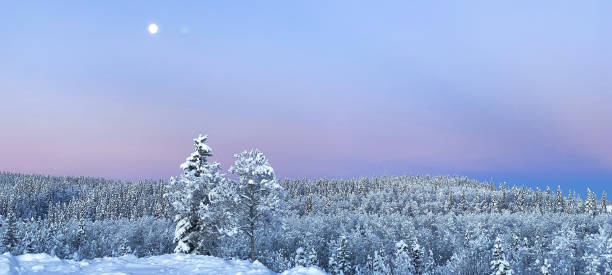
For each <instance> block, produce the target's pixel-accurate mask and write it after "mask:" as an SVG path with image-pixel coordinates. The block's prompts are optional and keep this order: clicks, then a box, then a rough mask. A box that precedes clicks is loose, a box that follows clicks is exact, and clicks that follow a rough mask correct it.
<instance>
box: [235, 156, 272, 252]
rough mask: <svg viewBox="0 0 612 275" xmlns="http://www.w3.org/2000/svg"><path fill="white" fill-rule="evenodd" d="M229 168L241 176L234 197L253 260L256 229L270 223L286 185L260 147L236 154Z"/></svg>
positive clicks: (238, 221) (239, 221)
mask: <svg viewBox="0 0 612 275" xmlns="http://www.w3.org/2000/svg"><path fill="white" fill-rule="evenodd" d="M235 156H236V161H235V163H234V166H232V167H231V168H230V170H229V171H230V172H231V173H233V174H235V175H237V176H238V177H239V179H238V182H237V183H236V188H235V189H236V194H235V197H234V198H235V201H237V207H236V212H237V213H236V216H237V218H238V220H237V224H238V227H239V230H241V232H243V233H244V234H245V235H246V236H247V237H248V238H249V248H250V255H251V260H252V261H255V231H256V229H257V228H258V226H261V225H262V223H267V224H269V223H270V222H271V221H273V220H274V219H275V218H276V217H275V215H276V213H277V212H278V211H279V210H280V207H281V206H282V205H281V199H280V197H281V196H282V193H283V188H282V187H281V186H280V185H279V184H278V183H277V181H276V176H275V175H274V169H272V166H270V163H269V162H268V159H267V158H266V156H265V155H264V154H263V153H261V152H259V150H257V149H255V150H251V151H249V152H247V151H244V152H242V153H240V154H237V155H235Z"/></svg>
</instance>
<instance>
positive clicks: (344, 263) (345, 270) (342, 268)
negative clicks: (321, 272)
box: [329, 235, 351, 275]
mask: <svg viewBox="0 0 612 275" xmlns="http://www.w3.org/2000/svg"><path fill="white" fill-rule="evenodd" d="M329 261H330V265H331V263H333V266H331V267H332V270H331V271H332V273H333V274H340V275H344V274H351V263H350V262H349V251H348V248H347V241H346V236H344V235H341V236H340V238H339V239H338V243H337V247H336V249H335V251H334V252H333V253H332V257H331V258H330V260H329Z"/></svg>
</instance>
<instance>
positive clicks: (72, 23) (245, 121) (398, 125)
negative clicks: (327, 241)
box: [0, 1, 612, 193]
mask: <svg viewBox="0 0 612 275" xmlns="http://www.w3.org/2000/svg"><path fill="white" fill-rule="evenodd" d="M610 14H612V3H611V2H609V1H537V2H534V1H461V2H448V1H384V2H377V3H375V2H366V1H364V2H359V1H265V2H246V1H245V2H234V1H231V2H230V1H219V2H212V1H211V2H204V1H193V2H181V3H175V2H163V1H99V2H92V1H62V2H48V1H47V2H43V1H40V2H37V1H28V2H24V1H14V2H7V3H3V4H2V9H0V41H1V43H0V60H1V62H0V123H1V124H2V125H3V127H2V128H3V130H2V132H3V133H2V134H1V135H0V152H1V153H0V170H5V171H15V172H36V173H45V174H54V175H88V176H104V177H111V178H126V179H137V178H168V177H170V176H172V175H176V174H178V173H179V169H178V164H179V163H180V162H182V161H183V160H184V158H185V157H186V156H187V155H188V154H189V153H190V151H191V139H192V138H193V137H194V136H196V135H197V134H198V133H200V132H201V133H206V134H208V135H209V136H210V145H211V147H212V148H213V149H214V150H215V153H216V155H215V157H214V159H216V160H219V161H221V162H222V164H223V165H224V167H225V168H229V166H230V165H231V163H232V161H233V154H234V153H238V152H240V151H242V150H244V149H249V148H259V149H261V150H262V151H264V152H265V153H266V154H267V155H268V157H269V158H270V160H271V163H272V164H273V166H274V167H275V169H276V171H277V173H278V175H279V176H281V177H355V176H371V175H397V174H405V173H408V174H433V175H437V174H453V175H454V174H458V175H466V176H470V177H477V178H479V179H488V178H493V179H495V180H496V181H497V182H500V181H508V182H509V183H510V184H516V185H526V186H541V187H542V186H546V185H551V186H556V185H559V184H560V185H562V187H563V189H564V190H566V189H573V190H578V191H580V192H584V190H585V189H586V187H587V186H590V187H591V188H592V189H594V190H595V191H596V192H598V193H601V191H602V190H604V189H609V185H610V183H612V177H611V176H612V138H611V137H612V107H611V106H612V78H611V77H610V75H611V72H612V35H610V33H611V32H610V30H611V29H612V17H611V16H610ZM150 23H156V24H158V25H159V28H160V31H159V33H157V34H155V35H151V34H149V33H148V32H147V26H148V24H150Z"/></svg>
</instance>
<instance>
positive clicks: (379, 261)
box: [372, 249, 401, 274]
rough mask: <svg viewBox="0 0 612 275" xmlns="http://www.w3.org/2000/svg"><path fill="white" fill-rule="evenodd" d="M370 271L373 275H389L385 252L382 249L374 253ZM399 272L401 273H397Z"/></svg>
mask: <svg viewBox="0 0 612 275" xmlns="http://www.w3.org/2000/svg"><path fill="white" fill-rule="evenodd" d="M372 271H373V272H374V274H389V273H390V268H389V265H388V264H387V259H386V257H385V252H384V250H383V249H380V250H379V251H374V261H373V262H372ZM397 272H400V273H401V271H397Z"/></svg>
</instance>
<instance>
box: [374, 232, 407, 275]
mask: <svg viewBox="0 0 612 275" xmlns="http://www.w3.org/2000/svg"><path fill="white" fill-rule="evenodd" d="M410 253H411V249H410V247H409V246H408V244H406V242H404V240H400V241H399V242H397V243H395V259H393V265H394V267H395V269H394V270H395V272H398V273H400V274H409V273H413V272H414V267H413V266H412V256H411V254H410ZM375 256H376V255H375ZM375 260H376V259H375Z"/></svg>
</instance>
